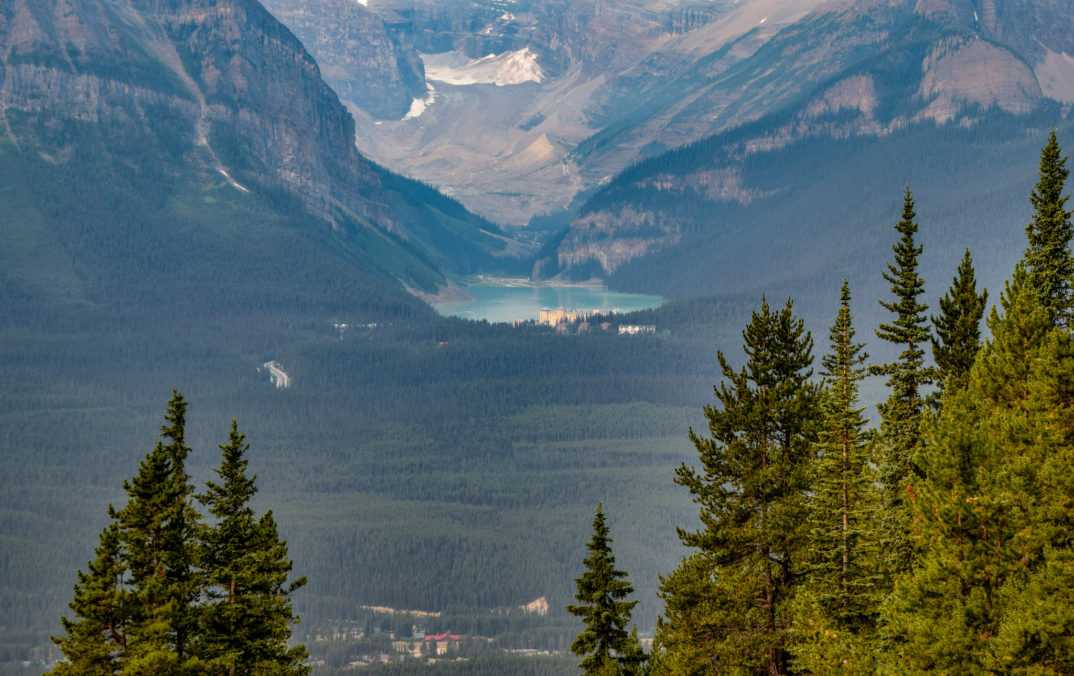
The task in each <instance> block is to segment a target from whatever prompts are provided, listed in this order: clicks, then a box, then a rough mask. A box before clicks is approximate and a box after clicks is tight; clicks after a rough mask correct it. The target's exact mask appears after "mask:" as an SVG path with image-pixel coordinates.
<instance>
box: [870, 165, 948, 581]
mask: <svg viewBox="0 0 1074 676" xmlns="http://www.w3.org/2000/svg"><path fill="white" fill-rule="evenodd" d="M914 218H915V213H914V199H913V197H912V196H911V194H910V188H909V186H907V188H906V191H905V192H904V193H903V208H902V217H901V218H900V219H899V222H898V223H896V224H895V231H896V232H898V233H899V239H898V241H897V242H896V243H895V244H893V245H892V247H891V248H892V250H893V251H894V253H895V261H894V263H889V264H888V266H887V271H886V272H884V280H885V281H886V282H888V284H890V285H891V294H892V300H890V301H883V300H882V301H880V305H881V306H882V307H883V308H884V309H885V310H887V311H888V312H890V313H891V314H893V315H894V318H893V319H892V320H891V322H890V323H882V324H880V326H879V328H878V329H877V330H876V335H877V337H878V338H880V339H881V340H883V341H886V342H888V343H892V344H893V345H895V346H897V347H898V348H899V349H900V350H901V352H900V353H899V356H898V359H897V360H896V361H893V362H891V363H888V364H884V365H883V366H874V367H872V368H871V369H870V373H873V374H876V375H886V376H887V377H888V380H887V386H888V389H889V390H890V394H889V395H888V398H887V400H886V401H885V402H884V403H882V404H880V405H879V406H878V408H879V410H880V417H881V423H880V433H881V437H882V438H883V441H882V442H881V457H880V462H879V466H878V468H877V479H878V480H879V482H880V484H881V486H882V487H883V492H882V500H881V505H880V509H881V515H882V517H881V519H882V532H883V535H882V547H883V549H884V551H885V554H886V556H887V557H888V562H889V565H890V568H891V572H892V573H893V574H894V573H898V572H902V571H905V570H907V569H908V568H909V566H910V562H911V558H912V551H911V548H910V546H909V542H908V540H907V538H906V532H907V518H908V512H907V509H906V504H905V496H906V488H907V486H908V485H910V484H912V483H913V481H914V479H915V477H916V476H918V475H920V468H918V467H917V466H916V464H915V462H914V454H915V453H916V451H917V447H918V444H919V442H920V439H921V429H920V428H921V414H922V411H923V409H924V393H923V392H922V389H923V388H924V387H925V386H926V385H929V384H930V383H932V380H933V375H932V369H930V368H928V367H926V366H925V363H924V362H925V350H924V346H925V345H926V344H927V343H928V342H929V329H928V325H927V320H926V317H925V311H926V310H927V309H928V306H927V305H925V304H924V303H922V302H921V300H920V297H921V295H922V294H923V293H924V292H925V282H924V280H923V279H921V276H920V275H919V274H918V271H917V267H918V257H919V256H920V255H921V252H922V249H923V247H922V246H921V245H919V244H918V243H917V242H916V240H915V239H914V236H915V235H916V234H917V228H918V226H917V223H916V222H915V221H914Z"/></svg>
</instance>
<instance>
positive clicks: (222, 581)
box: [198, 421, 310, 676]
mask: <svg viewBox="0 0 1074 676" xmlns="http://www.w3.org/2000/svg"><path fill="white" fill-rule="evenodd" d="M249 448H250V445H249V444H247V443H246V436H245V435H244V434H242V433H240V432H239V429H238V423H237V422H236V421H232V423H231V433H230V435H229V437H228V443H226V444H221V446H220V450H221V451H222V456H223V457H222V460H221V463H220V467H219V468H217V469H216V470H215V472H216V474H217V476H219V477H220V480H221V483H219V484H218V483H215V482H212V481H209V482H207V484H206V490H205V492H204V493H202V494H200V495H198V500H199V501H200V502H201V503H202V504H203V505H205V507H206V509H207V510H208V511H209V513H210V514H212V515H213V517H215V518H216V520H217V521H216V523H215V524H214V525H213V526H211V527H207V528H205V529H204V532H203V537H202V541H203V543H202V547H201V563H202V566H203V569H204V576H205V582H206V586H207V587H206V595H207V602H206V604H205V606H204V607H203V608H202V613H201V627H200V628H201V639H200V641H199V644H198V652H199V654H200V656H201V658H202V659H203V661H204V662H205V663H206V666H207V668H208V671H209V673H212V674H227V675H228V676H234V675H235V674H274V675H280V676H282V675H284V674H305V673H309V669H310V668H309V667H307V666H304V665H303V664H302V662H303V661H304V660H305V659H306V657H307V656H308V654H307V653H306V649H305V648H304V647H303V646H296V647H293V648H288V646H287V640H288V639H289V638H290V636H291V623H292V622H296V621H297V619H298V618H297V617H295V615H294V612H293V610H292V607H291V601H290V598H289V596H290V594H291V593H292V592H294V591H295V590H296V589H298V588H299V587H301V586H302V585H304V584H305V583H306V579H305V578H300V579H298V580H296V581H295V582H293V583H291V584H288V583H287V576H288V574H289V573H290V572H291V560H290V559H289V558H288V557H287V545H286V543H285V542H283V541H282V540H280V538H279V534H278V533H277V530H276V524H275V522H274V520H273V518H272V512H267V513H266V514H265V515H264V516H262V517H261V518H260V519H257V518H255V516H254V511H253V509H251V507H250V500H251V499H252V498H253V496H254V494H255V493H256V492H257V488H256V487H255V486H254V481H255V479H256V477H253V476H247V474H246V467H247V464H248V461H247V460H246V453H247V451H248V450H249Z"/></svg>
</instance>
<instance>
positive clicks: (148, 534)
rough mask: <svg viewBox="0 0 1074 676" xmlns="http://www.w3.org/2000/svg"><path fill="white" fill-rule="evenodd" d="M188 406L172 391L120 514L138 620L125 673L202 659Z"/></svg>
mask: <svg viewBox="0 0 1074 676" xmlns="http://www.w3.org/2000/svg"><path fill="white" fill-rule="evenodd" d="M186 409H187V402H186V400H185V399H184V398H183V395H181V394H179V393H178V392H174V391H173V392H172V399H171V401H169V402H168V410H167V412H166V414H165V416H164V422H165V424H164V426H163V427H162V429H161V433H160V436H161V437H162V438H164V439H166V440H167V443H164V442H163V441H160V442H157V445H156V447H155V448H154V449H153V451H152V452H150V453H149V455H147V456H146V458H145V460H144V461H143V462H142V465H141V467H140V469H139V472H138V474H137V475H136V476H135V477H134V478H133V479H132V480H131V481H129V482H124V484H123V488H124V490H126V491H127V494H128V496H129V499H128V501H127V504H126V505H125V506H124V507H123V509H122V510H119V511H118V512H114V513H113V515H114V518H115V519H116V521H117V523H118V525H119V530H120V540H121V542H122V546H123V555H124V556H125V559H126V563H127V566H128V570H129V581H128V582H129V584H128V587H129V589H130V596H131V598H130V608H131V617H130V624H129V626H128V631H127V644H126V649H125V650H124V653H123V660H122V662H123V672H124V673H130V674H142V673H145V674H150V673H157V674H164V673H178V672H179V671H181V670H184V669H188V668H191V666H192V665H193V664H196V662H197V660H196V658H195V657H193V656H192V655H191V653H190V645H189V643H190V635H191V633H192V631H193V630H194V627H195V625H196V622H197V618H196V616H195V614H194V610H193V605H194V603H195V601H196V600H197V597H198V591H199V580H198V578H197V574H196V571H195V569H194V567H195V560H194V557H195V552H194V547H193V543H194V540H195V537H196V530H197V524H198V519H199V516H198V514H197V512H195V511H194V508H193V505H192V502H191V495H192V490H193V486H192V485H191V483H190V477H189V475H188V474H187V473H186V458H187V455H188V454H189V453H190V448H189V447H188V446H187V445H186V441H185V427H186Z"/></svg>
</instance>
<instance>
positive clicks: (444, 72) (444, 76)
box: [421, 47, 545, 87]
mask: <svg viewBox="0 0 1074 676" xmlns="http://www.w3.org/2000/svg"><path fill="white" fill-rule="evenodd" d="M421 60H422V61H423V62H424V63H425V79H426V80H434V81H436V82H443V83H445V84H451V85H472V84H493V85H496V86H499V87H504V86H507V85H517V84H523V83H526V82H544V80H545V75H544V71H542V70H541V67H540V65H538V63H537V54H536V53H535V52H532V51H530V49H529V48H528V47H527V48H525V49H520V50H518V51H514V52H504V53H502V54H489V55H488V56H485V57H482V58H480V59H471V58H469V57H467V56H466V55H464V54H461V53H459V52H445V53H443V54H422V55H421Z"/></svg>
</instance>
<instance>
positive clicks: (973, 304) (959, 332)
mask: <svg viewBox="0 0 1074 676" xmlns="http://www.w3.org/2000/svg"><path fill="white" fill-rule="evenodd" d="M987 303H988V291H987V290H982V291H981V293H980V295H978V293H977V281H976V279H975V275H974V270H973V259H972V258H970V250H969V249H966V253H965V255H963V256H962V262H961V263H959V266H958V272H957V273H956V274H955V279H954V281H953V282H952V283H951V289H950V290H949V291H948V292H947V293H946V294H944V297H943V298H941V299H940V312H941V314H940V316H939V317H933V318H932V325H933V326H934V327H936V335H935V336H934V337H933V338H932V357H933V359H934V360H935V361H936V368H937V371H938V377H937V382H938V383H939V386H940V394H942V392H943V390H944V388H945V387H946V386H952V387H957V388H959V389H965V388H966V386H967V385H968V384H969V380H970V367H971V366H973V362H974V360H975V359H976V358H977V352H978V351H979V350H980V349H981V318H982V317H983V316H984V311H985V306H986V305H987ZM938 399H939V396H937V400H938Z"/></svg>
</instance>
